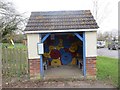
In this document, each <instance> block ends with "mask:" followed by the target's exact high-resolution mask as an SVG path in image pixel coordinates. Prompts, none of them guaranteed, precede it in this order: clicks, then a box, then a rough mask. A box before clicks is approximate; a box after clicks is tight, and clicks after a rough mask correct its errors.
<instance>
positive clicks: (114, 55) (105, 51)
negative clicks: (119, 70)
mask: <svg viewBox="0 0 120 90" xmlns="http://www.w3.org/2000/svg"><path fill="white" fill-rule="evenodd" d="M119 51H120V50H119ZM119 51H118V50H108V48H99V49H97V55H98V56H107V57H112V58H119V56H120V53H118V52H119Z"/></svg>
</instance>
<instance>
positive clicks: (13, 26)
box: [0, 0, 26, 42]
mask: <svg viewBox="0 0 120 90" xmlns="http://www.w3.org/2000/svg"><path fill="white" fill-rule="evenodd" d="M25 22H26V18H24V17H23V16H22V15H21V14H19V13H18V12H17V10H16V9H15V7H14V6H13V4H12V3H11V2H5V1H4V0H1V1H0V37H1V38H0V41H2V42H4V41H10V40H11V39H12V38H13V36H14V34H15V32H16V31H22V30H23V27H21V26H23V25H25Z"/></svg>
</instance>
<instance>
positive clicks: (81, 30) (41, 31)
mask: <svg viewBox="0 0 120 90" xmlns="http://www.w3.org/2000/svg"><path fill="white" fill-rule="evenodd" d="M83 31H89V32H90V31H97V29H76V30H72V29H71V30H39V31H24V32H25V33H26V34H29V33H56V32H83Z"/></svg>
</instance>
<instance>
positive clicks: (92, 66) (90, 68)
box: [86, 57, 96, 78]
mask: <svg viewBox="0 0 120 90" xmlns="http://www.w3.org/2000/svg"><path fill="white" fill-rule="evenodd" d="M86 74H87V77H88V78H96V57H86Z"/></svg>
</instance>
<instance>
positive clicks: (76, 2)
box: [9, 0, 120, 32]
mask: <svg viewBox="0 0 120 90" xmlns="http://www.w3.org/2000/svg"><path fill="white" fill-rule="evenodd" d="M9 1H12V2H13V4H14V5H15V8H16V9H17V11H19V12H20V13H25V16H26V17H29V16H30V13H31V12H32V11H61V10H91V12H92V14H93V15H94V17H95V13H94V12H95V9H96V8H95V5H94V1H95V0H9ZM97 1H98V2H97V19H96V17H95V19H96V20H97V22H98V25H99V27H100V28H99V31H100V32H105V31H111V30H118V1H120V0H97ZM100 20H101V21H100Z"/></svg>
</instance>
